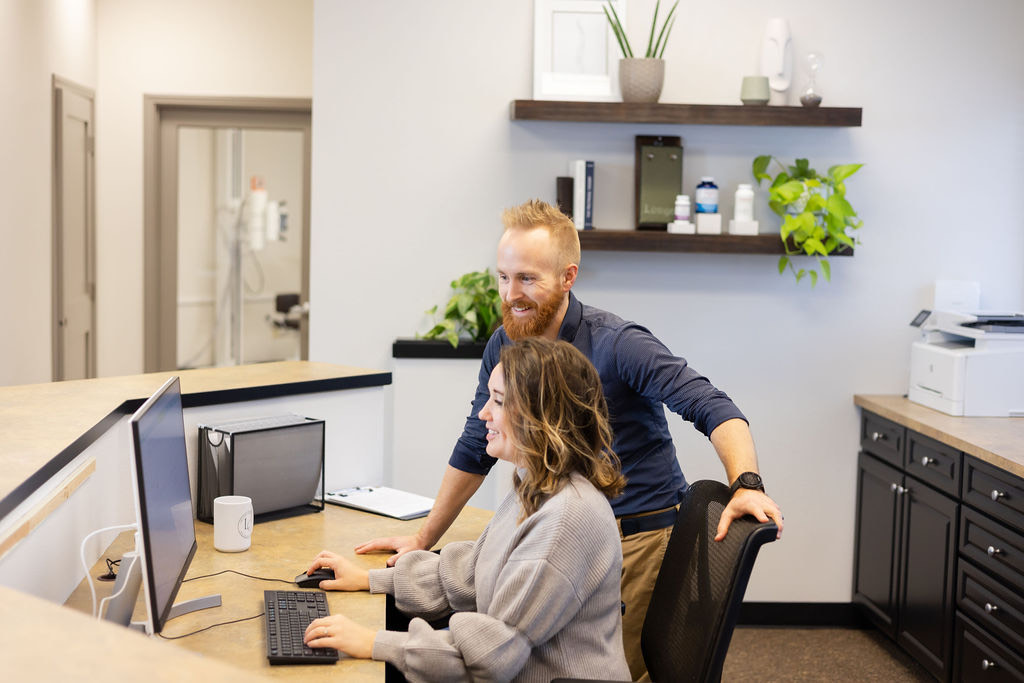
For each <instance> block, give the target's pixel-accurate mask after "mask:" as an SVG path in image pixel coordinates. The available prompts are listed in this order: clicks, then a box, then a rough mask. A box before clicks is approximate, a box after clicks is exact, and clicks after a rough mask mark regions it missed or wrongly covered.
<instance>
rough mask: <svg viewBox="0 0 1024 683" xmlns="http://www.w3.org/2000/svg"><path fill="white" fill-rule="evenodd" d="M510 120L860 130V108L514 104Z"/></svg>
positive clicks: (617, 103) (567, 103) (547, 101)
mask: <svg viewBox="0 0 1024 683" xmlns="http://www.w3.org/2000/svg"><path fill="white" fill-rule="evenodd" d="M512 119H513V120H519V121H577V122H592V123H674V124H699V125H715V126H835V127H842V126H853V127H855V126H860V125H861V123H860V122H861V108H860V107H818V108H817V109H808V108H806V107H770V106H746V105H741V104H736V105H733V104H646V103H639V102H559V101H553V100H514V101H513V102H512Z"/></svg>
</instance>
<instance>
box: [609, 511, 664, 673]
mask: <svg viewBox="0 0 1024 683" xmlns="http://www.w3.org/2000/svg"><path fill="white" fill-rule="evenodd" d="M620 534H621V529H620ZM671 535H672V527H671V526H668V527H666V528H664V529H655V530H653V531H641V532H640V533H636V534H630V535H629V536H626V537H625V538H623V539H622V602H624V603H625V605H626V612H625V614H623V615H622V644H623V646H624V647H625V650H626V663H627V664H629V673H630V675H631V676H632V677H633V680H634V681H637V680H640V679H641V678H644V679H646V680H650V679H649V678H647V666H646V665H644V657H643V653H642V652H641V651H640V634H641V632H642V631H643V627H644V617H645V616H647V605H648V603H650V601H651V593H652V592H653V591H654V582H655V580H657V578H658V570H659V569H661V560H662V559H663V558H664V557H665V548H666V547H667V546H668V539H669V536H671Z"/></svg>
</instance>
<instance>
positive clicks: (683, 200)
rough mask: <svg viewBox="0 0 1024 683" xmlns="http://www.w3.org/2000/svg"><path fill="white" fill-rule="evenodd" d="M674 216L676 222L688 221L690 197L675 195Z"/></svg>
mask: <svg viewBox="0 0 1024 683" xmlns="http://www.w3.org/2000/svg"><path fill="white" fill-rule="evenodd" d="M675 216H676V220H677V221H688V220H690V195H687V194H677V195H676V209H675Z"/></svg>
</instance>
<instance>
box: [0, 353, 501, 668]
mask: <svg viewBox="0 0 1024 683" xmlns="http://www.w3.org/2000/svg"><path fill="white" fill-rule="evenodd" d="M172 375H178V376H179V377H180V378H181V391H182V403H183V406H184V420H185V432H186V437H187V438H186V441H187V449H188V456H189V470H190V478H191V483H192V486H193V501H194V500H195V484H196V468H197V464H196V463H197V457H196V456H197V450H198V439H197V430H198V425H199V424H203V423H208V422H214V421H226V420H232V419H241V418H247V417H261V416H268V415H274V414H281V413H296V414H300V415H306V416H309V417H316V418H321V419H324V420H325V422H326V431H325V467H324V472H325V478H326V483H327V487H328V489H331V488H336V487H344V486H355V485H361V484H367V483H381V482H382V481H383V480H384V468H383V460H384V451H383V448H384V447H383V444H384V424H383V421H384V394H383V390H384V387H385V386H387V385H388V384H390V383H391V374H390V373H388V372H382V371H376V370H366V369H361V368H353V367H348V366H340V365H332V364H327V363H312V362H305V361H296V362H281V363H265V364H257V365H249V366H241V367H232V368H219V369H210V370H189V371H182V372H176V373H171V372H164V373H153V374H146V375H138V376H132V377H115V378H103V379H93V380H82V381H71V382H59V383H51V384H40V385H30V386H16V387H0V604H2V605H3V608H2V609H0V614H2V616H0V638H3V640H4V652H5V656H4V668H5V673H6V674H10V675H12V676H13V678H14V679H19V680H20V679H21V678H26V679H27V678H29V677H30V676H32V677H38V676H40V674H42V676H43V678H58V677H60V678H69V679H74V678H80V677H81V676H82V675H83V673H84V672H88V675H90V676H93V677H96V678H107V677H113V678H118V677H119V675H120V674H133V675H135V676H140V675H142V676H145V677H146V678H147V679H152V680H183V679H190V680H191V679H195V678H198V677H200V676H217V677H218V678H219V679H222V680H229V679H228V676H231V677H242V676H246V677H248V678H253V677H258V676H261V675H262V676H268V677H273V678H279V677H285V678H288V677H291V678H295V677H299V676H301V677H302V678H303V679H306V680H310V679H312V680H320V679H327V678H332V679H338V678H339V677H340V678H344V679H345V680H382V678H383V664H381V663H376V662H369V661H351V660H347V659H345V658H343V661H342V662H339V664H337V665H333V666H318V667H287V666H277V667H270V666H269V665H268V663H267V659H266V654H265V640H264V636H263V628H264V622H263V617H258V618H255V619H252V620H250V621H243V622H239V623H237V624H230V625H226V626H218V627H216V628H213V629H210V630H209V631H204V632H203V633H200V634H197V635H194V636H189V637H187V638H183V639H180V640H174V641H167V642H164V641H162V640H160V639H159V638H156V637H154V638H147V637H145V636H143V635H141V634H139V633H136V632H132V631H129V630H128V629H124V628H121V627H115V626H112V625H110V624H107V623H100V622H96V621H95V620H92V619H90V618H89V617H88V616H87V614H88V612H90V611H91V598H90V595H89V590H88V586H87V585H86V583H85V582H84V580H83V576H84V570H83V568H82V566H81V562H80V560H79V550H80V548H81V545H82V540H83V539H84V538H85V537H86V535H87V534H89V533H90V532H92V531H94V530H96V529H100V528H103V527H107V526H112V525H118V524H125V523H132V522H134V521H135V520H134V516H135V513H134V506H133V502H132V493H131V491H132V488H131V487H132V482H131V480H130V476H129V474H130V467H129V458H130V457H131V437H130V427H129V418H130V415H131V414H132V413H133V412H134V411H135V410H136V409H137V408H138V407H139V406H140V405H141V404H142V402H143V401H144V400H145V399H146V398H147V397H148V396H149V395H150V394H152V393H153V392H154V391H155V390H156V389H158V388H159V387H160V386H161V385H162V384H163V383H164V382H165V381H166V380H167V378H168V377H170V376H172ZM438 467H439V468H443V462H442V463H439V464H438ZM490 515H491V513H490V512H486V511H483V510H477V509H473V508H467V509H466V510H465V511H464V512H463V514H462V515H461V516H460V518H459V520H458V521H457V522H456V523H455V525H453V527H452V528H451V529H450V530H449V532H448V533H447V534H446V535H445V537H444V538H443V539H442V543H445V542H449V541H451V540H460V539H471V538H475V537H476V536H477V535H478V534H479V533H480V531H481V530H482V529H483V527H484V526H485V525H486V522H487V520H488V519H489V518H490ZM419 524H420V521H419V520H417V521H412V522H401V521H398V520H392V519H389V518H385V517H379V516H376V515H370V514H366V513H361V512H355V511H352V510H346V509H343V508H338V507H335V506H330V505H329V506H328V507H327V509H326V510H325V511H323V512H320V513H315V514H307V515H301V516H298V517H292V518H287V519H282V520H276V521H272V522H265V523H261V524H259V525H257V526H256V528H255V530H254V533H253V545H252V548H250V550H248V551H246V552H243V553H230V554H228V553H220V552H217V551H216V550H214V549H213V547H212V536H213V530H212V526H210V525H208V524H205V523H202V522H197V523H196V540H197V544H198V550H197V553H196V556H195V558H194V560H193V563H192V565H191V568H190V570H189V573H188V575H187V577H192V576H200V575H203V574H208V573H213V572H218V571H221V570H222V569H234V570H236V571H240V572H244V573H246V574H253V575H256V576H264V577H272V578H281V579H290V578H294V576H295V575H296V574H297V573H299V571H301V570H302V569H304V567H305V566H308V562H309V561H310V560H311V558H312V557H313V556H314V555H315V554H316V553H317V552H319V551H320V550H322V549H324V548H329V549H332V550H335V551H336V552H340V553H346V552H351V549H352V547H353V546H354V545H355V544H356V543H358V542H361V541H364V540H368V539H370V538H373V537H376V536H382V535H395V534H408V533H413V532H414V531H415V530H416V529H417V528H418V527H419ZM118 533H119V532H117V531H111V532H110V533H108V534H107V535H105V536H103V535H101V536H99V537H97V538H95V539H94V540H93V541H91V542H90V543H86V545H85V555H86V558H87V562H88V563H89V564H91V565H93V570H92V571H91V572H90V573H91V574H92V575H94V576H95V575H97V574H98V573H100V572H97V571H96V568H97V567H100V566H103V564H104V563H103V559H104V558H106V557H111V558H117V557H119V556H120V554H121V553H122V552H123V551H125V550H128V549H130V548H129V547H128V545H129V542H130V539H131V534H130V533H121V535H120V536H119V535H118ZM352 557H353V558H355V560H356V561H357V562H359V563H361V564H363V565H364V566H366V567H383V566H384V563H385V559H386V555H385V554H375V555H369V556H355V555H352ZM265 589H286V590H287V589H295V586H294V585H291V586H289V585H285V584H283V583H271V582H264V581H258V580H255V579H249V578H246V577H243V576H239V575H237V574H222V575H219V576H217V577H212V578H209V579H199V580H196V581H195V582H187V583H185V584H183V586H182V588H181V591H180V593H179V601H180V600H187V599H189V598H191V597H195V596H198V595H205V594H208V593H219V594H221V595H222V597H223V604H222V606H221V607H218V608H214V609H209V610H203V611H200V612H195V613H191V614H187V615H183V616H181V617H179V618H177V619H174V620H172V621H170V622H169V623H168V624H167V626H166V628H165V635H167V636H175V635H180V634H183V633H188V632H190V631H194V630H197V629H201V628H205V627H206V626H209V625H211V624H216V623H220V622H223V621H230V620H232V619H238V618H242V617H251V616H255V615H258V614H259V613H260V612H261V611H262V608H263V605H262V596H263V591H264V590H265ZM109 590H110V584H99V586H98V596H99V597H102V596H103V595H105V594H107V593H108V592H109ZM65 603H66V605H65ZM329 604H330V608H331V612H332V613H333V614H345V615H347V616H349V617H351V618H353V619H355V620H357V621H358V622H360V623H362V624H364V625H366V626H369V627H372V628H382V627H383V624H384V599H383V597H382V596H371V595H369V594H365V593H360V594H342V593H331V594H330V598H329ZM69 647H70V648H71V649H70V650H68V649H66V648H69ZM57 648H59V650H58V649H57ZM55 653H57V654H55Z"/></svg>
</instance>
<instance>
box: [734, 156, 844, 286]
mask: <svg viewBox="0 0 1024 683" xmlns="http://www.w3.org/2000/svg"><path fill="white" fill-rule="evenodd" d="M772 161H774V162H775V163H776V164H777V165H778V167H779V168H780V169H781V170H780V171H779V173H778V174H777V175H776V176H775V178H772V177H771V175H769V174H768V165H769V164H770V163H771V162H772ZM861 166H863V164H840V165H837V166H832V167H831V168H829V169H828V172H827V173H825V174H820V173H818V172H817V171H815V170H814V169H813V168H811V167H810V164H809V163H808V161H807V159H797V160H796V163H795V165H793V166H786V165H784V164H783V163H782V162H781V161H779V160H778V159H776V158H775V157H773V156H770V155H764V156H759V157H757V158H756V159H754V163H753V167H752V170H753V173H754V179H755V180H757V183H758V185H760V184H761V182H762V181H764V180H769V181H771V186H770V188H769V190H768V206H770V207H771V209H772V211H774V212H775V213H776V214H778V215H779V216H782V226H781V227H780V228H779V234H780V236H781V237H782V244H783V246H784V248H785V250H786V253H785V254H784V255H783V256H782V257H780V258H779V274H780V275H781V274H782V272H783V271H784V270H785V269H786V268H787V267H788V268H789V270H790V272H792V273H793V275H794V276H796V281H797V282H800V280H802V279H803V278H804V276H809V277H810V280H811V286H812V287H813V286H815V285H816V284H818V271H817V267H820V268H821V274H822V275H823V276H824V277H825V279H826V280H829V281H831V279H832V266H831V265H830V264H829V261H828V257H829V254H831V253H833V252H835V251H836V250H838V249H841V248H844V247H847V248H850V249H853V247H854V244H858V243H859V240H855V239H854V238H853V237H851V236H850V231H853V230H857V229H859V228H860V227H861V225H863V222H862V221H861V220H860V219H859V218H857V212H856V211H854V210H853V207H852V206H851V205H850V202H848V201H847V200H846V179H847V178H849V177H850V176H852V175H853V174H854V173H856V172H857V171H859V170H860V168H861ZM799 255H804V256H808V257H812V258H817V259H818V266H817V267H812V268H806V269H805V268H797V265H796V264H795V263H794V257H795V256H799Z"/></svg>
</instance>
